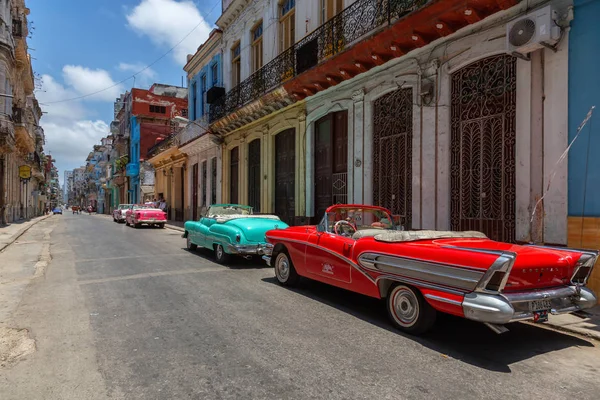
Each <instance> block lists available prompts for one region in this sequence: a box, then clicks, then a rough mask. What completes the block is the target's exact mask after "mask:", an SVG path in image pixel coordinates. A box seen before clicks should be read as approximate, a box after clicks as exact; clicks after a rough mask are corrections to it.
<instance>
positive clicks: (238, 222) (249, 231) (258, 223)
mask: <svg viewBox="0 0 600 400" xmlns="http://www.w3.org/2000/svg"><path fill="white" fill-rule="evenodd" d="M223 225H226V226H234V227H236V228H238V229H239V230H240V231H242V233H243V234H244V237H245V238H246V239H247V240H248V241H250V242H264V241H265V233H266V232H267V231H270V230H271V229H285V228H287V227H288V225H287V224H286V223H285V222H283V221H281V220H275V219H266V218H239V219H233V220H230V221H227V222H224V223H223Z"/></svg>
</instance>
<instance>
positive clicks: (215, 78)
mask: <svg viewBox="0 0 600 400" xmlns="http://www.w3.org/2000/svg"><path fill="white" fill-rule="evenodd" d="M210 73H211V74H212V86H213V87H214V86H218V85H219V64H218V63H216V62H215V63H213V64H212V65H211V66H210Z"/></svg>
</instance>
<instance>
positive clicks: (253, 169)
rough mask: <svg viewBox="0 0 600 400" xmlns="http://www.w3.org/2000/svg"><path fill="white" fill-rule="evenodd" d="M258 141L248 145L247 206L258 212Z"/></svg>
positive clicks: (255, 140)
mask: <svg viewBox="0 0 600 400" xmlns="http://www.w3.org/2000/svg"><path fill="white" fill-rule="evenodd" d="M260 176H261V173H260V139H254V140H253V141H251V142H250V143H249V144H248V205H249V206H251V207H252V208H253V209H254V212H257V213H258V212H260Z"/></svg>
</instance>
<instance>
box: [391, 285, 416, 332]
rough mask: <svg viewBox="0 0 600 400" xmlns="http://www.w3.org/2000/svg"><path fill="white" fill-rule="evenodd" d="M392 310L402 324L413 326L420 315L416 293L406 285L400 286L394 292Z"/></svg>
mask: <svg viewBox="0 0 600 400" xmlns="http://www.w3.org/2000/svg"><path fill="white" fill-rule="evenodd" d="M391 301H392V310H393V312H394V317H395V319H396V321H397V322H398V323H399V324H400V325H402V326H411V325H413V324H414V323H415V321H416V320H417V317H418V316H419V302H418V301H417V297H416V296H415V294H414V293H413V292H412V291H411V290H410V289H408V288H406V287H398V288H396V289H395V290H394V292H393V293H392V300H391Z"/></svg>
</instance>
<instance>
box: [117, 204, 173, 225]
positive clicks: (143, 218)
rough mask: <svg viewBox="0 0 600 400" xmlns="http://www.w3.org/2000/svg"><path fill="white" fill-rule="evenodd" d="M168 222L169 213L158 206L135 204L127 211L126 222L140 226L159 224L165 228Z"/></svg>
mask: <svg viewBox="0 0 600 400" xmlns="http://www.w3.org/2000/svg"><path fill="white" fill-rule="evenodd" d="M166 223H167V214H166V213H165V212H164V211H162V210H159V209H158V208H152V207H149V206H146V205H141V204H134V205H133V207H131V208H130V209H129V210H127V212H126V213H125V224H126V225H127V226H133V227H134V228H139V227H140V226H142V225H144V224H145V225H151V226H158V227H159V228H164V227H165V224H166Z"/></svg>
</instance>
